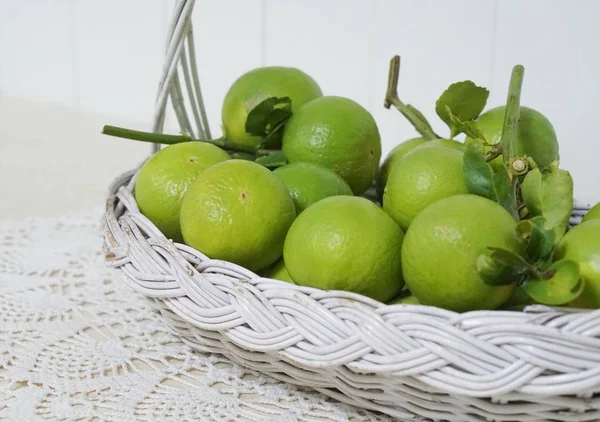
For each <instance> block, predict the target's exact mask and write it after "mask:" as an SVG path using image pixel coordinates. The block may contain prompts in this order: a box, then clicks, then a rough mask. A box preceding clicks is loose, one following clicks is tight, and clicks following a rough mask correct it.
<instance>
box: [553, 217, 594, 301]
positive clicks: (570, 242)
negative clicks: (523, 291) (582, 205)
mask: <svg viewBox="0 0 600 422" xmlns="http://www.w3.org/2000/svg"><path fill="white" fill-rule="evenodd" d="M554 257H555V259H556V260H561V259H570V260H573V261H575V262H577V263H578V264H579V270H580V272H581V276H582V277H583V279H584V281H585V287H584V289H583V292H582V293H581V295H580V296H579V297H578V298H577V299H575V300H574V301H573V302H572V303H571V304H570V306H573V307H576V308H600V220H589V221H586V222H585V223H581V224H579V225H577V226H575V227H574V228H572V229H571V230H569V231H568V232H567V234H565V235H564V237H563V238H562V239H561V241H560V242H559V243H558V246H557V247H556V252H555V256H554Z"/></svg>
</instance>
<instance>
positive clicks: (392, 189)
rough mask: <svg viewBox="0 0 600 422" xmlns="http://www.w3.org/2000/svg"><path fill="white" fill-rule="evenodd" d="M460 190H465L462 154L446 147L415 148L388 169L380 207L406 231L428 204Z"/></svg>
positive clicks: (462, 191)
mask: <svg viewBox="0 0 600 422" xmlns="http://www.w3.org/2000/svg"><path fill="white" fill-rule="evenodd" d="M461 193H467V186H466V183H465V177H464V173H463V153H462V152H460V151H457V150H455V149H450V148H445V147H431V148H417V149H415V150H414V151H412V152H411V153H409V154H407V155H405V156H404V157H403V158H402V159H400V160H398V161H397V162H396V163H394V166H393V167H392V168H391V170H390V174H389V177H388V181H387V184H386V187H385V190H384V194H383V209H384V210H385V212H387V213H388V214H389V215H390V216H391V217H392V218H393V219H394V221H396V223H398V224H399V225H400V227H402V229H403V230H405V231H406V230H407V229H408V227H409V226H410V224H411V222H412V221H413V220H414V218H415V217H416V216H417V215H419V213H420V212H421V211H423V210H424V209H425V208H426V207H427V206H428V205H431V204H433V203H434V202H436V201H438V200H440V199H442V198H446V197H448V196H452V195H457V194H461Z"/></svg>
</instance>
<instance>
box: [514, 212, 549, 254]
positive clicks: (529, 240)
mask: <svg viewBox="0 0 600 422" xmlns="http://www.w3.org/2000/svg"><path fill="white" fill-rule="evenodd" d="M545 223H546V220H544V218H543V217H534V218H532V219H531V220H522V221H520V222H519V223H518V224H517V229H516V232H517V238H518V239H519V241H520V242H521V244H522V245H523V250H524V251H525V256H526V257H527V259H528V260H529V262H537V261H540V260H544V261H545V260H548V258H549V257H550V255H551V254H552V250H553V249H554V239H555V238H556V236H555V233H554V231H553V230H547V229H546V228H545Z"/></svg>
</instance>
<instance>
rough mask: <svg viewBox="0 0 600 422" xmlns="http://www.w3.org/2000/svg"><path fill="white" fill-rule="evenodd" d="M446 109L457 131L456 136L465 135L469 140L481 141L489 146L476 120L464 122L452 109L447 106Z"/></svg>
mask: <svg viewBox="0 0 600 422" xmlns="http://www.w3.org/2000/svg"><path fill="white" fill-rule="evenodd" d="M445 108H446V112H447V113H448V116H449V117H450V120H451V121H452V123H453V124H454V127H455V130H456V133H455V135H454V136H456V135H458V134H459V133H464V134H465V135H467V136H468V137H469V138H472V139H480V140H481V141H483V144H484V145H489V143H488V141H487V139H486V137H485V135H484V134H483V132H482V131H481V129H479V125H478V124H477V122H476V121H475V120H467V121H466V122H463V121H462V120H460V119H459V118H458V117H456V115H455V114H454V113H453V112H452V109H451V108H450V107H448V106H446V107H445Z"/></svg>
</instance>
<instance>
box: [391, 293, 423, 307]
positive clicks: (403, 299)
mask: <svg viewBox="0 0 600 422" xmlns="http://www.w3.org/2000/svg"><path fill="white" fill-rule="evenodd" d="M399 304H402V305H420V304H421V302H419V299H417V298H416V297H415V296H414V295H412V294H410V295H408V296H403V295H401V296H400V297H397V298H396V299H393V300H392V301H391V302H388V305H399Z"/></svg>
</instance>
